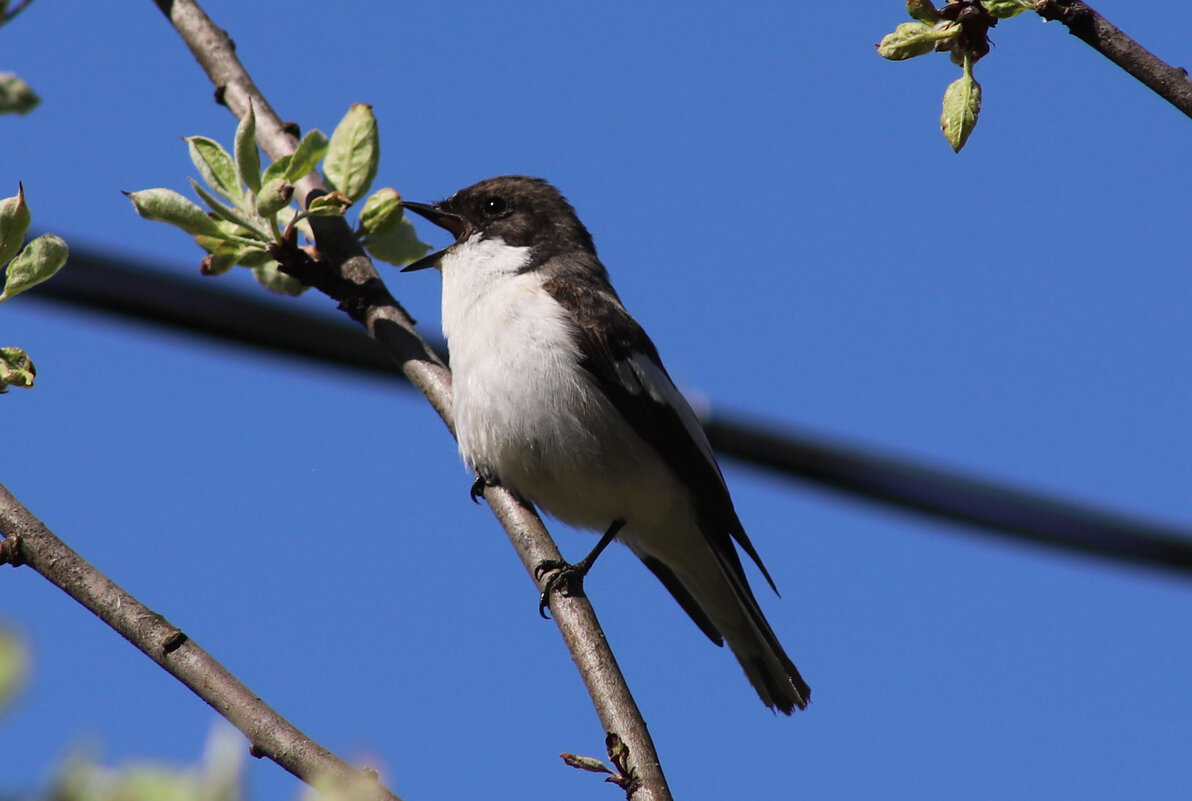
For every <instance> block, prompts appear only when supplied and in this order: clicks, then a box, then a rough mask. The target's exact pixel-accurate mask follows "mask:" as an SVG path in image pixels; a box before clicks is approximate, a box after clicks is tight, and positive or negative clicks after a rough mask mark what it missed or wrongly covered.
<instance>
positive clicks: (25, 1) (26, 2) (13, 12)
mask: <svg viewBox="0 0 1192 801" xmlns="http://www.w3.org/2000/svg"><path fill="white" fill-rule="evenodd" d="M32 3H33V0H22V2H21V3H19V4H17V5H16V6H13V7H12V8H9V9H7V10H6V11H5V12H4V18H3V19H0V25H6V24H8V23H9V22H12V21H13V20H14V19H16V18H17V14H20V13H21V12H22V11H24V10H25V9H26V8H28V7H29V6H30V5H31V4H32Z"/></svg>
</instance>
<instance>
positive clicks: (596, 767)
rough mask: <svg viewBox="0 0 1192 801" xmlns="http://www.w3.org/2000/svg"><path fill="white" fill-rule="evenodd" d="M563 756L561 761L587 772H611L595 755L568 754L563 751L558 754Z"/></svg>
mask: <svg viewBox="0 0 1192 801" xmlns="http://www.w3.org/2000/svg"><path fill="white" fill-rule="evenodd" d="M559 756H560V757H562V758H563V762H565V763H566V764H568V765H570V766H571V767H573V768H579V769H580V770H586V771H588V772H589V773H610V774H611V773H612V771H611V770H609V769H608V767H607V766H606V765H605V764H604V763H603V762H601V761H600V760H599V759H597V758H596V757H590V756H580V755H579V754H569V753H567V752H564V753H562V754H559Z"/></svg>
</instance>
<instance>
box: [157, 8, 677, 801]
mask: <svg viewBox="0 0 1192 801" xmlns="http://www.w3.org/2000/svg"><path fill="white" fill-rule="evenodd" d="M154 1H155V3H156V5H157V6H158V8H160V9H161V10H162V12H163V13H165V15H166V16H167V17H168V18H169V20H170V22H171V23H172V24H173V25H174V27H175V28H176V29H177V31H178V33H179V34H180V35H181V36H182V39H183V40H184V41H185V42H186V44H187V46H188V47H189V48H190V50H191V53H192V54H193V55H194V57H195V60H196V61H198V63H199V65H200V66H201V67H202V68H203V70H204V71H205V72H206V73H207V76H208V77H209V78H210V80H211V82H212V83H213V84H215V86H216V92H217V98H218V99H219V100H220V102H222V103H223V104H224V105H226V106H227V107H228V109H229V110H231V111H232V113H233V114H235V115H236V116H237V117H238V118H239V117H243V115H244V114H246V113H247V111H248V109H249V104H250V103H251V104H252V108H253V110H254V112H255V114H256V123H257V142H258V144H260V146H261V148H262V149H263V150H264V151H265V152H266V153H268V154H269V156H270V157H272V158H273V159H277V158H279V157H281V156H283V155H287V154H289V153H292V152H293V151H294V147H295V145H296V144H297V140H296V138H295V137H294V135H293V134H292V130H293V126H287V125H286V124H285V123H283V122H282V121H281V118H280V117H278V116H277V114H276V113H275V112H274V111H273V109H272V108H271V107H270V106H269V103H268V102H267V101H266V100H265V98H264V96H263V95H262V94H261V92H260V90H259V89H257V87H256V85H255V84H254V83H253V81H252V78H251V77H250V76H249V75H248V73H247V71H246V70H245V69H244V66H243V65H242V64H241V63H240V61H239V59H238V58H236V54H235V50H234V48H233V46H232V43H231V41H230V39H229V38H228V36H227V34H226V33H225V32H224V31H222V30H221V29H219V28H218V27H217V26H216V25H215V24H214V23H213V22H212V21H211V19H210V18H209V17H207V15H206V14H205V13H204V12H203V10H202V9H201V8H200V7H199V6H198V4H197V3H195V2H193V0H173V1H172V2H171V1H170V0H154ZM326 191H327V188H326V186H325V185H323V183H322V181H321V180H320V179H319V177H318V175H316V174H314V173H312V174H311V175H308V176H306V177H305V178H303V179H302V180H301V181H299V182H298V184H297V186H296V192H295V195H296V197H298V198H301V202H302V204H303V205H304V206H305V205H306V204H307V203H308V202H309V201H310V200H311V199H313V198H314V197H317V196H318V195H319V194H321V193H323V192H326ZM311 225H312V227H314V231H315V236H316V239H317V244H318V248H319V253H320V254H321V257H322V258H321V260H320V262H319V265H321V266H322V267H323V268H324V270H326V271H327V273H326V274H325V276H324V280H323V281H316V282H315V285H316V286H319V287H320V288H324V291H327V290H328V289H330V290H331V291H328V294H329V295H331V297H332V298H333V299H335V300H336V301H338V302H339V304H340V308H341V309H343V310H344V311H345V312H347V313H348V314H349V316H351V317H352V319H354V320H355V321H356V322H358V323H360V324H361V325H363V326H364V327H365V328H366V329H367V330H368V332H369V333H370V334H372V336H373V337H374V338H375V339H376V340H377V341H378V342H380V343H381V345H382V346H383V347H384V348H385V350H386V351H387V352H388V353H389V354H390V356H391V357H392V358H393V359H394V360H395V361H396V362H397V363H398V365H399V366H400V367H401V370H402V372H403V373H404V374H405V375H406V377H407V378H409V379H410V382H411V383H412V384H413V385H414V386H415V387H416V388H417V389H418V390H419V391H420V392H422V394H423V395H425V396H426V398H427V400H428V401H429V402H430V404H431V406H432V407H434V409H435V411H437V412H438V413H439V415H440V417H442V419H443V422H444V423H446V425H447V427H448V429H451V430H453V427H452V409H451V373H450V371H449V370H448V369H447V367H446V366H445V365H444V364H443V363H442V361H441V360H440V359H439V358H438V357H437V356H436V355H435V353H434V351H433V350H432V349H431V347H430V346H429V345H428V344H427V343H426V342H425V341H424V340H423V339H422V338H421V337H420V336H419V335H418V334H417V333H416V332H415V330H414V324H413V321H412V320H411V318H410V317H409V315H407V314H406V313H405V310H404V309H402V308H401V306H400V305H399V304H398V303H397V301H396V300H394V299H393V297H392V296H391V295H390V294H389V292H388V290H386V289H385V286H384V284H383V283H381V280H380V278H379V277H378V275H377V273H376V270H375V269H374V267H373V265H372V262H371V261H370V260H369V258H368V256H367V255H366V254H365V253H364V251H363V249H362V248H361V246H360V244H359V242H358V241H357V240H356V238H355V237H354V236H353V235H352V231H351V229H350V228H349V227H348V225H347V224H346V223H345V222H344V220H343V219H342V218H339V217H314V218H312V219H311ZM484 496H485V499H486V500H487V501H488V503H489V505H490V506H491V507H492V510H493V513H494V514H495V515H496V517H497V520H498V521H499V522H500V523H501V525H502V526H503V527H504V528H505V531H506V533H507V534H508V535H509V538H510V541H511V542H512V543H513V545H514V547H515V548H516V550H517V553H518V555H519V556H520V557H521V559H522V562H523V564H524V565H525V567H526V570H527V572H528V573H529V574H530V576H531V577H532V578H533V577H534V570H535V568H536V567H537V566H538V565H539V564H541V563H542V562H543V561H548V560H558V559H560V558H561V557H560V554H559V551H558V548H557V547H556V546H555V544H554V541H553V540H551V538H550V535H549V534H548V533H547V531H546V529H545V528H544V527H543V525H542V521H541V520H539V518H538V515H537V514H535V513H534V511H533V510H532V509H530V508H527V507H525V506H523V505H522V504H521V503H520V502H519V501H518V500H517V499H516V498H515V497H514V496H513V495H511V494H510V493H508V492H506V491H505V490H504V489H502V488H500V487H490V488H488V489H487V490H486V491H485V493H484ZM461 497H462V493H461ZM541 589H542V587H539V591H541ZM550 608H551V613H552V617H553V618H554V620H555V623H556V624H557V625H558V627H559V631H560V632H561V633H562V635H563V639H564V641H565V642H566V643H567V647H568V648H569V649H570V651H571V655H572V658H573V659H574V661H575V664H576V666H577V668H578V669H579V671H580V674H581V676H582V677H583V680H584V684H585V685H586V686H587V688H588V692H589V693H590V694H591V696H592V701H593V703H594V705H595V707H596V711H597V714H598V715H599V717H600V721H601V724H602V725H603V727H604V730H605V731H606V732H614V733H616V734H617V735H619V736H620V737H621V739H622V740H623V741H624V743H625V744H626V746H628V748H629V754H630V761H631V762H632V763H633V765H634V767H635V768H636V771H637V776H638V777H639V778H640V779H641V781H642V784H641V788H640V790H639V791H638V793H637V794H636V795H635V797H636V798H638V799H643V800H644V799H657V801H666V800H667V799H670V797H671V795H670V790H669V789H668V787H667V784H666V778H665V776H664V775H663V773H662V768H661V765H660V764H659V762H658V756H657V752H656V751H655V749H654V744H653V742H652V740H651V738H650V735H649V732H648V731H647V730H646V724H645V721H644V720H643V718H642V716H641V712H640V711H639V710H638V707H637V704H636V703H635V702H634V700H633V696H632V695H631V694H630V692H629V687H628V685H627V684H626V683H625V679H624V677H623V676H622V675H621V672H620V669H619V668H618V667H617V663H616V659H615V658H614V657H613V654H612V650H611V649H610V648H609V646H608V642H607V639H606V638H605V636H604V633H603V632H602V631H601V629H600V624H599V622H598V621H597V620H596V615H595V613H594V612H593V610H592V607H591V604H589V603H588V601H587V599H586V598H583V597H567V596H565V595H564V594H562V593H554V594H552V596H551V604H550Z"/></svg>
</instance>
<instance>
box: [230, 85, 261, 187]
mask: <svg viewBox="0 0 1192 801" xmlns="http://www.w3.org/2000/svg"><path fill="white" fill-rule="evenodd" d="M232 149H233V150H234V151H235V154H236V172H237V174H238V175H239V176H240V182H241V183H243V184H244V185H245V186H247V187H248V188H249V189H251V190H252V191H254V192H256V191H258V190H260V188H261V153H260V151H259V150H257V115H256V114H255V113H254V112H253V110H252V100H251V99H250V100H249V101H248V113H247V114H245V115H244V118H243V119H242V120H240V124H239V125H237V126H236V140H235V143H234V145H233V148H232Z"/></svg>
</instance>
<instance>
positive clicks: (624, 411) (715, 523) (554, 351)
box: [403, 176, 811, 715]
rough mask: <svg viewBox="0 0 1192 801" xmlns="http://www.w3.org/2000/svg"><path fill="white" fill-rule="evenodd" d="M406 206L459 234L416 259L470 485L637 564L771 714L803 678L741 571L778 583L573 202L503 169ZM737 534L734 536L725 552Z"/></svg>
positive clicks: (803, 688) (800, 698)
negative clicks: (434, 312)
mask: <svg viewBox="0 0 1192 801" xmlns="http://www.w3.org/2000/svg"><path fill="white" fill-rule="evenodd" d="M403 205H404V206H405V208H407V209H409V210H410V211H413V212H416V213H417V214H419V215H421V216H423V217H425V218H426V219H428V220H430V221H431V222H432V223H434V224H436V225H438V226H440V227H442V228H445V229H446V230H448V231H450V232H451V233H452V234H453V235H454V236H455V238H456V241H455V242H454V243H453V244H452V245H450V246H448V247H446V248H444V249H443V250H440V251H437V252H435V253H432V254H430V255H429V256H427V257H425V258H423V259H420V260H418V261H417V262H414V263H413V264H410V265H408V266H407V267H406V268H405V270H406V271H409V270H418V269H422V268H425V267H433V266H437V267H438V268H439V269H440V271H441V272H442V276H443V333H444V335H446V337H447V345H448V349H449V351H450V357H451V370H452V401H453V406H454V410H455V432H456V436H457V437H458V439H459V449H460V453H461V454H462V455H463V458H464V461H465V462H466V463H467V464H468V466H469V467H471V468H472V469H473V470H475V471H476V474H477V475H478V476H479V479H478V486H479V485H480V482H487V483H489V484H495V483H499V484H500V485H502V486H504V487H505V488H506V489H509V490H511V491H513V492H515V493H517V494H518V495H520V496H521V497H523V498H525V499H527V500H529V501H531V502H533V503H534V504H535V505H536V506H538V507H539V508H540V509H543V510H545V511H546V512H548V513H550V514H551V515H553V516H555V517H557V518H558V519H560V520H562V521H563V522H565V523H568V524H570V525H573V526H576V527H579V528H586V529H593V530H596V531H601V532H604V533H605V537H604V538H602V540H601V544H600V545H598V546H597V548H596V549H594V551H593V553H592V554H590V555H589V558H588V559H585V560H584V561H582V562H580V563H578V564H577V565H576V568H577V569H578V571H579V575H580V577H581V578H582V573H583V572H586V570H587V568H588V567H589V566H590V564H591V560H592V559H594V558H595V555H596V554H597V553H599V551H600V550H601V549H602V548H603V546H604V545H605V544H607V542H608V541H609V540H611V539H612V538H613V537H614V536H615V537H616V538H617V539H619V540H620V541H621V542H623V543H624V544H625V545H627V546H629V548H630V549H631V550H632V551H633V552H634V553H635V554H636V555H637V556H638V557H640V558H641V560H642V561H643V562H645V564H646V567H648V568H649V569H650V570H651V571H652V572H653V573H654V575H655V576H657V577H658V578H659V580H661V581H662V583H663V584H664V585H665V586H666V588H667V589H668V590H669V591H670V593H671V594H672V595H673V596H674V597H675V599H676V600H677V601H678V602H679V604H680V605H681V606H682V607H683V609H684V610H686V612H687V614H688V615H690V616H691V618H692V619H693V620H694V621H695V623H696V624H697V625H698V626H699V627H700V629H701V630H702V631H703V632H704V634H706V635H707V636H708V637H709V638H711V640H712V641H713V642H715V643H716V644H717V645H723V644H724V641H725V640H727V641H728V644H729V647H730V648H731V649H732V651H733V654H734V655H736V657H737V660H738V661H739V662H740V663H741V667H743V668H744V669H745V674H746V676H748V677H749V681H750V682H751V683H752V684H753V686H754V688H755V689H756V690H757V693H758V695H760V696H761V698H762V700H763V701H764V702H765V703H766V705H767V706H769V707H771V708H772V709H778V710H780V711H782V712H784V713H785V714H788V715H789V714H790V713H791V712H792V711H793V710H794V708H795V707H800V708H802V707H805V706H806V705H807V701H808V698H809V697H810V692H811V691H810V688H809V687H808V686H807V684H806V682H804V681H803V679H802V677H801V676H800V675H799V671H798V670H797V669H796V668H795V665H794V663H792V662H791V660H790V658H789V657H787V655H786V652H785V651H783V649H782V645H781V644H780V643H779V642H778V638H777V637H776V636H775V635H774V631H773V629H771V628H770V624H769V623H768V622H767V621H766V618H765V617H764V616H763V615H762V611H761V609H760V607H759V606H758V603H757V599H756V598H755V597H754V595H753V591H752V590H751V589H750V587H749V582H748V581H747V580H746V577H745V571H744V569H743V567H742V565H741V559H740V557H739V556H738V554H737V550H736V548H737V547H740V548H741V550H743V551H744V552H745V553H746V554H748V555H749V557H750V558H751V559H753V561H754V562H755V563H756V564H757V566H758V568H759V569H760V570H761V572H762V575H764V576H765V578H766V580H767V581H768V582H769V583H770V586H771V587H773V586H774V582H773V580H772V579H771V578H770V575H769V573H768V572H767V571H766V568H765V566H763V565H762V562H761V559H760V558H759V557H758V555H757V551H756V550H755V549H754V547H753V545H752V544H751V543H750V541H749V537H748V536H746V534H745V530H744V528H743V527H742V526H741V521H740V520H739V519H738V517H737V513H736V511H735V510H734V509H733V502H732V499H731V498H730V497H729V492H728V488H727V487H726V486H725V483H724V478H723V477H722V476H721V473H720V468H719V467H718V466H717V464H716V458H715V456H713V454H712V448H711V446H710V445H709V444H708V440H707V437H705V436H704V432H703V429H702V428H701V427H700V424H699V421H698V419H697V418H696V416H695V413H694V412H693V411H692V410H691V407H690V406H689V405H688V403H687V401H686V400H685V399H684V398H683V395H682V394H681V393H680V392H679V391H678V390H677V389H676V388H675V385H674V383H673V382H672V381H671V379H670V376H668V375H667V372H666V369H665V368H664V367H663V366H662V361H661V359H659V357H658V351H657V350H656V349H655V348H654V343H652V342H651V341H650V338H649V337H648V336H646V333H645V331H643V330H642V328H641V326H639V325H638V324H637V322H636V321H635V320H634V319H633V318H632V317H631V316H630V315H629V312H627V311H626V310H625V307H624V306H623V305H622V304H621V300H620V298H618V297H617V293H616V292H615V291H614V290H613V288H612V285H611V284H610V283H609V278H608V272H607V271H606V270H605V268H604V265H602V264H601V263H600V260H599V259H598V258H597V257H596V247H595V245H593V243H592V237H591V235H590V234H589V233H588V230H587V229H586V228H585V227H584V225H583V223H581V222H580V221H579V218H578V217H577V216H576V214H575V210H574V209H573V208H572V207H571V205H570V204H569V203H568V202H567V200H566V199H565V198H564V197H563V196H562V195H561V194H560V193H559V192H558V190H556V189H555V188H554V187H553V186H551V185H550V184H548V183H547V182H546V181H543V180H541V179H538V178H528V177H524V176H504V177H499V178H490V179H488V180H485V181H481V182H480V183H478V184H475V185H474V186H470V187H468V188H466V189H461V190H460V191H459V192H456V193H455V194H454V195H452V196H451V197H450V198H448V199H446V200H443V201H440V202H438V203H433V204H423V203H404V204H403ZM734 541H735V542H736V546H734Z"/></svg>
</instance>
